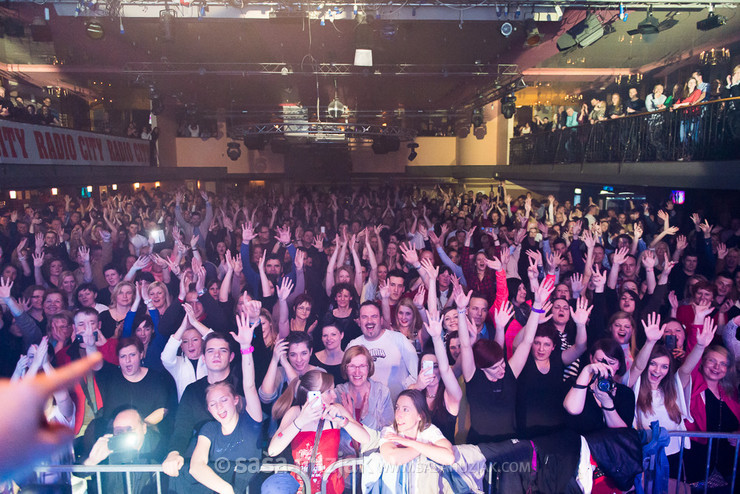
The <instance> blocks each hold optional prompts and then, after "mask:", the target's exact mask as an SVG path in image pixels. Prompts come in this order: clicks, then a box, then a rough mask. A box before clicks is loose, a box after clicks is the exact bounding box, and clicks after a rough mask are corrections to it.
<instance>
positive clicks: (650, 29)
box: [627, 7, 660, 36]
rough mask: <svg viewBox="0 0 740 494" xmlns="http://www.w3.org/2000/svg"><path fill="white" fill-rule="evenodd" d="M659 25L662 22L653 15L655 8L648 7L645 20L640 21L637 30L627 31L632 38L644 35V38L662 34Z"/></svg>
mask: <svg viewBox="0 0 740 494" xmlns="http://www.w3.org/2000/svg"><path fill="white" fill-rule="evenodd" d="M658 24H660V22H658V19H656V18H655V16H654V15H653V8H652V7H648V11H647V14H646V15H645V19H644V20H642V21H640V23H639V24H638V25H637V29H630V30H629V31H627V34H629V35H630V36H634V35H636V34H642V35H643V36H649V35H651V34H658V33H659V32H660V29H658Z"/></svg>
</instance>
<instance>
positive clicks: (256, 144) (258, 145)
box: [244, 134, 267, 151]
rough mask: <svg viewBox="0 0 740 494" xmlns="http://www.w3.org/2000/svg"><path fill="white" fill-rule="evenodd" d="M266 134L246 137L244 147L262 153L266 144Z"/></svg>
mask: <svg viewBox="0 0 740 494" xmlns="http://www.w3.org/2000/svg"><path fill="white" fill-rule="evenodd" d="M266 143H267V142H266V140H265V136H264V134H251V135H246V136H244V145H245V146H246V147H247V149H249V150H250V151H262V150H263V149H265V144H266Z"/></svg>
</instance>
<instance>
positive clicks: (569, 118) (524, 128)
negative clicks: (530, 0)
mask: <svg viewBox="0 0 740 494" xmlns="http://www.w3.org/2000/svg"><path fill="white" fill-rule="evenodd" d="M625 96H626V97H625ZM738 96H740V65H737V66H735V68H734V69H733V70H732V74H730V75H728V76H727V78H726V81H724V82H723V81H721V80H719V79H715V80H713V81H712V82H711V83H709V82H705V81H704V78H703V76H702V71H701V70H696V71H694V72H693V73H692V74H691V77H689V78H688V79H687V80H686V81H685V83H684V84H674V85H673V87H672V88H670V91H668V90H667V88H666V87H665V85H664V84H662V83H656V84H655V85H654V86H653V88H652V91H651V92H650V94H648V95H647V96H646V97H645V98H641V97H640V96H639V91H638V88H637V87H630V88H629V89H628V90H627V94H626V95H624V94H621V93H620V92H619V91H617V92H613V93H611V94H609V95H608V96H607V97H604V96H603V95H599V94H594V95H593V96H592V97H591V98H590V101H589V102H588V103H586V102H584V103H583V104H582V105H581V106H580V108H579V107H566V106H559V107H558V108H557V111H555V112H553V113H552V117H548V116H544V115H543V116H540V115H535V116H534V117H533V118H532V119H531V121H525V122H521V123H520V124H519V125H518V126H517V129H516V134H517V135H527V134H532V133H536V132H554V131H555V130H558V129H567V128H572V127H577V126H579V125H588V124H595V123H597V122H603V121H606V120H612V119H616V118H622V117H627V116H630V115H631V114H636V113H644V112H656V111H660V110H665V109H675V108H682V107H686V106H691V105H695V104H697V103H701V102H705V101H712V100H717V99H721V98H734V97H738ZM734 108H735V106H734V104H733V106H732V109H734Z"/></svg>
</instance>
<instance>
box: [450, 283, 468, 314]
mask: <svg viewBox="0 0 740 494" xmlns="http://www.w3.org/2000/svg"><path fill="white" fill-rule="evenodd" d="M453 292H454V293H453V295H454V298H455V305H456V306H457V308H458V309H459V310H462V309H464V308H466V307H467V306H468V304H469V303H470V297H471V296H472V295H473V290H470V291H469V292H468V293H467V295H466V294H465V292H464V291H463V289H462V286H460V285H457V286H456V287H455V290H453Z"/></svg>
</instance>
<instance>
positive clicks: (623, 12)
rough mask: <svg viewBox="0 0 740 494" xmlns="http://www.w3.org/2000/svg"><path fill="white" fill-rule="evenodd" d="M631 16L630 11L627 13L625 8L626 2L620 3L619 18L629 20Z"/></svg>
mask: <svg viewBox="0 0 740 494" xmlns="http://www.w3.org/2000/svg"><path fill="white" fill-rule="evenodd" d="M628 17H629V13H627V10H626V9H625V8H624V4H623V3H620V4H619V18H620V19H622V21H624V22H627V18H628Z"/></svg>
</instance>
